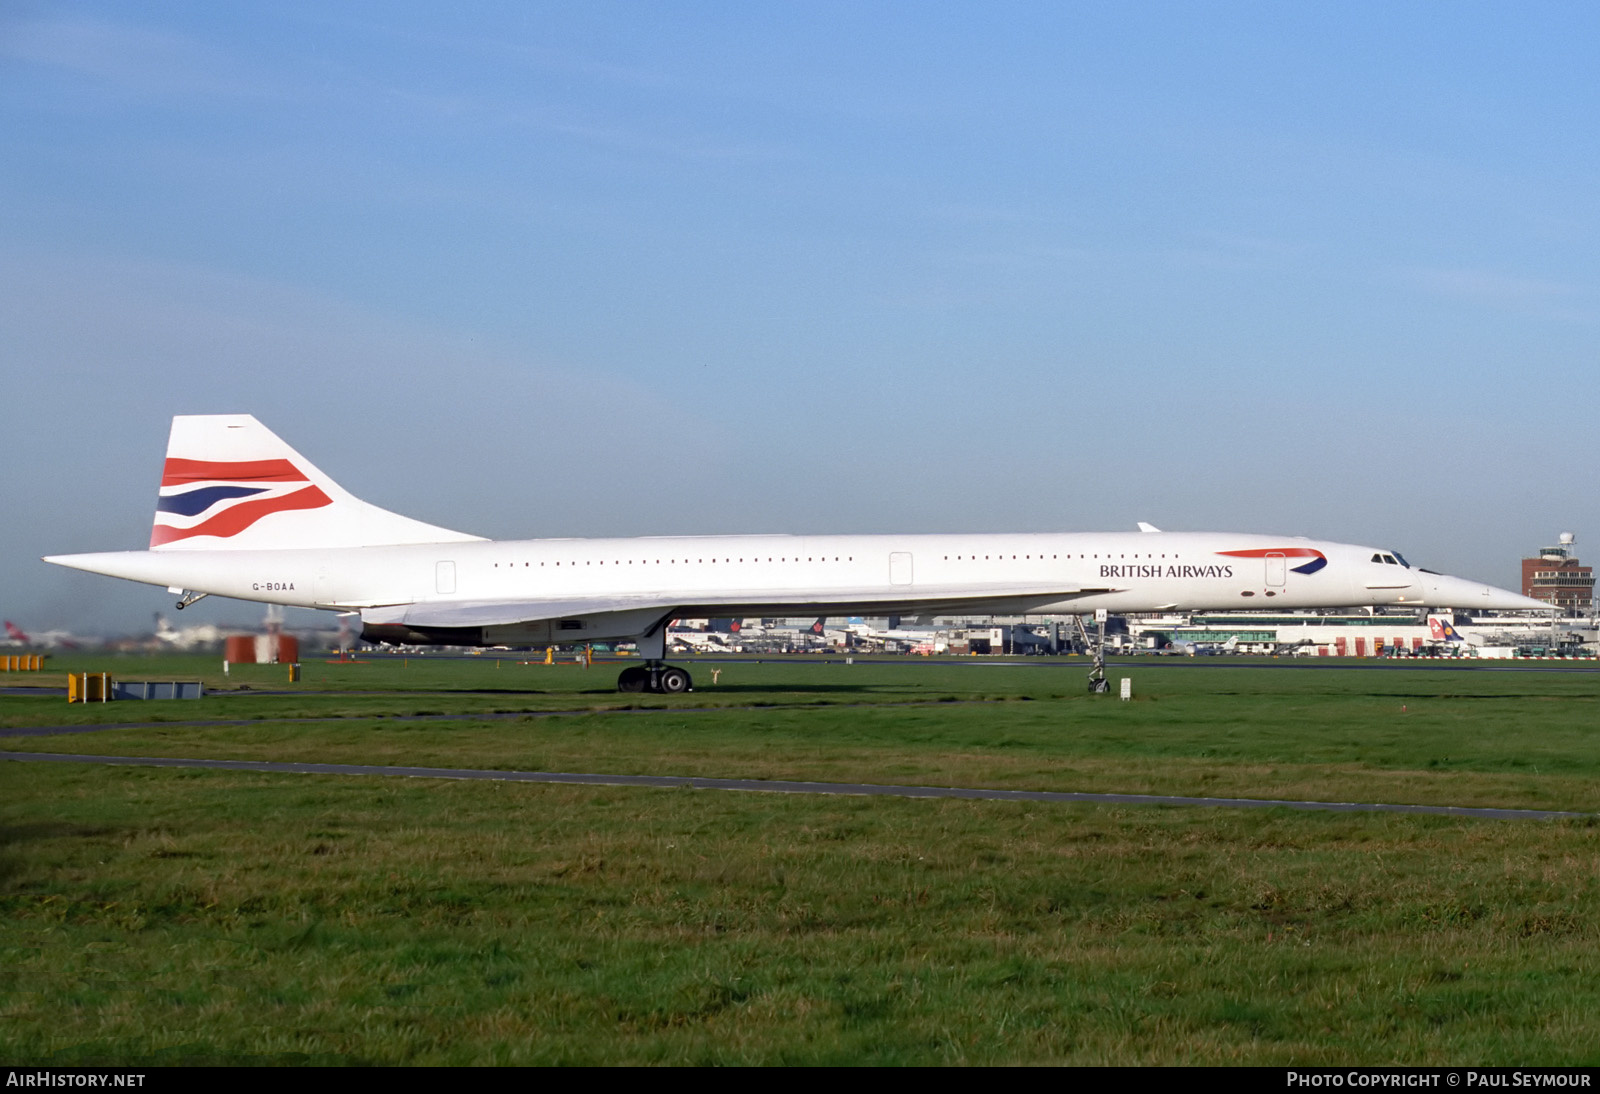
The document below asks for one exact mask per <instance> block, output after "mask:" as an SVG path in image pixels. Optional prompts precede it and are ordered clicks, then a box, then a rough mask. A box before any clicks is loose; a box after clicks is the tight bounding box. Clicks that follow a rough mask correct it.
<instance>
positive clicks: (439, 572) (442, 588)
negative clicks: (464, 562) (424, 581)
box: [433, 562, 456, 594]
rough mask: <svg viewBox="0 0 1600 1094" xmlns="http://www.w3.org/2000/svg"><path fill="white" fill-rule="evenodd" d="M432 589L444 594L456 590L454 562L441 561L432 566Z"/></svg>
mask: <svg viewBox="0 0 1600 1094" xmlns="http://www.w3.org/2000/svg"><path fill="white" fill-rule="evenodd" d="M433 591H434V592H436V593H444V594H449V593H454V592H455V591H456V564H455V563H454V562H441V563H438V564H437V565H435V566H434V568H433Z"/></svg>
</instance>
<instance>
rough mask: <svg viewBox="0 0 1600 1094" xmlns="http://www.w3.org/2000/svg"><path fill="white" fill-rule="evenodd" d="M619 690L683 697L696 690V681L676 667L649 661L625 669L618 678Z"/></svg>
mask: <svg viewBox="0 0 1600 1094" xmlns="http://www.w3.org/2000/svg"><path fill="white" fill-rule="evenodd" d="M617 690H618V691H627V692H638V691H649V692H654V693H656V694H659V695H682V694H683V693H684V692H686V691H693V690H694V680H693V679H692V678H691V677H690V676H689V674H688V673H687V672H685V671H684V670H683V669H680V668H678V667H677V666H676V665H668V664H664V663H662V662H660V661H647V662H645V663H644V664H642V665H629V666H628V667H627V668H625V669H623V670H622V674H621V675H620V676H618V677H617Z"/></svg>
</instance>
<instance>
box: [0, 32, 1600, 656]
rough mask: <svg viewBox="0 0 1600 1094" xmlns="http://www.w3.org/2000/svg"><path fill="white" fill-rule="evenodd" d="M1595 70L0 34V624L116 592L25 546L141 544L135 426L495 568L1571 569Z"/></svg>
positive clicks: (1228, 58)
mask: <svg viewBox="0 0 1600 1094" xmlns="http://www.w3.org/2000/svg"><path fill="white" fill-rule="evenodd" d="M1597 38H1600V8H1596V7H1595V6H1594V5H1592V4H1581V3H1516V4H1512V3H1505V4H1486V3H1476V4H1474V3H1461V4H1444V3H1427V4H1404V3H1399V4H1396V3H1382V4H1377V3H1373V4H1366V3H1341V4H1321V5H1314V4H1297V3H1260V4H1255V3H1214V4H1192V3H1170V4H1169V3H1145V4H1136V3H1135V4H1129V3H984V4H955V3H903V4H902V3H849V4H844V3H839V4H830V3H803V4H799V3H796V4H782V3H652V4H646V3H632V4H620V3H619V4H608V3H595V2H586V3H573V4H540V3H517V4H487V3H484V4H452V5H448V6H439V5H429V4H411V5H408V4H395V3H383V4H377V3H374V4H336V5H329V4H309V3H307V4H296V3H279V4H272V5H218V4H201V3H159V2H157V3H146V4H140V5H126V4H113V3H70V2H69V3H50V4H46V3H34V4H29V3H21V4H11V5H7V6H6V7H5V8H3V9H0V132H3V133H4V135H5V140H4V148H5V152H4V155H0V382H3V384H4V390H5V395H4V396H3V397H0V429H3V430H4V435H5V437H6V438H7V440H8V442H9V444H8V447H9V449H10V454H11V458H10V460H9V461H7V462H8V465H9V468H10V473H9V474H7V475H5V476H4V481H3V485H0V501H3V505H4V513H5V518H6V519H5V524H6V531H5V534H4V536H3V537H0V615H4V616H5V617H7V618H12V619H15V620H16V621H17V622H19V623H22V624H23V625H24V626H25V627H29V626H31V627H34V628H39V629H47V628H50V627H57V626H65V627H75V628H81V629H97V628H98V629H125V630H134V629H138V628H140V627H143V626H145V625H147V624H148V620H149V613H150V612H152V611H155V610H157V609H160V608H165V607H167V606H168V604H167V601H168V600H169V598H168V597H167V596H166V594H164V593H160V592H159V591H156V590H149V589H143V588H140V587H136V586H131V585H125V584H124V583H120V582H113V581H111V580H110V579H97V578H93V577H90V576H87V575H79V574H72V573H67V572H64V571H62V572H57V571H56V570H55V568H53V567H48V566H44V565H43V564H41V563H39V562H37V558H38V556H40V555H42V554H49V553H58V552H70V551H83V550H109V549H124V548H138V547H141V546H143V544H144V543H145V541H146V539H147V537H148V530H149V524H150V517H151V513H152V511H153V506H154V494H155V487H156V483H157V479H158V474H159V464H160V460H161V455H162V452H163V450H164V446H165V438H166V431H167V425H168V418H169V417H170V416H171V415H172V414H175V413H208V412H210V413H221V412H229V413H231V412H248V413H253V414H255V415H256V416H257V417H259V418H261V419H262V420H263V421H264V422H266V423H267V424H268V425H269V426H270V427H271V428H273V429H274V430H275V431H277V432H278V433H279V434H281V435H282V436H284V437H285V439H287V440H288V441H289V442H290V443H291V444H294V445H295V446H297V447H298V448H300V449H301V450H302V451H303V452H305V453H306V454H307V455H308V456H309V457H310V458H311V459H313V460H314V461H315V462H316V463H318V464H319V465H320V466H321V467H322V468H323V469H324V470H326V471H328V472H329V473H331V474H333V475H334V476H335V477H336V478H337V479H339V481H340V482H341V483H343V484H344V485H345V486H346V487H347V488H349V489H351V490H352V491H354V492H355V493H357V494H359V495H361V496H363V497H366V498H367V499H368V500H371V501H374V502H377V503H379V504H382V505H385V506H387V507H389V508H394V509H397V510H400V511H402V512H405V513H407V514H408V515H412V516H416V517H418V518H421V519H424V520H428V521H432V522H434V523H439V524H445V525H449V526H453V527H460V528H462V529H465V530H468V531H473V532H478V533H480V534H485V535H491V536H495V537H520V536H542V535H551V536H563V535H633V534H651V533H675V532H683V533H687V532H741V531H804V532H831V531H837V532H871V531H886V532H887V531H981V530H996V531H1000V530H1005V531H1053V530H1061V531H1078V530H1096V529H1121V528H1131V527H1132V526H1133V524H1134V522H1135V521H1139V520H1147V521H1151V522H1153V523H1155V524H1158V525H1160V526H1162V527H1167V528H1174V529H1215V530H1241V531H1264V532H1281V533H1285V534H1305V535H1311V536H1317V537H1321V538H1329V539H1340V540H1346V541H1352V542H1360V543H1377V544H1384V545H1392V546H1394V547H1396V548H1398V549H1400V550H1402V551H1405V552H1406V553H1407V554H1408V555H1409V556H1410V557H1411V558H1412V560H1413V561H1414V562H1421V563H1422V564H1424V565H1429V566H1431V567H1433V568H1436V569H1442V570H1446V571H1449V572H1455V573H1460V574H1463V575H1465V576H1471V577H1476V578H1480V579H1483V580H1487V581H1493V582H1495V583H1498V584H1503V585H1511V584H1514V583H1515V580H1516V570H1515V560H1516V559H1517V558H1518V557H1520V556H1521V555H1522V554H1523V553H1524V552H1525V551H1527V550H1529V549H1531V548H1534V547H1537V546H1539V545H1540V544H1542V543H1545V542H1548V541H1552V540H1553V538H1554V536H1555V534H1556V533H1557V532H1558V531H1562V530H1570V531H1575V532H1577V533H1578V535H1579V546H1580V553H1581V551H1582V549H1583V548H1585V545H1588V549H1589V551H1590V553H1593V554H1600V540H1593V537H1594V536H1595V535H1600V528H1595V526H1594V521H1593V520H1592V519H1591V514H1592V511H1593V504H1592V490H1591V489H1590V488H1589V482H1590V479H1591V478H1592V474H1591V471H1592V468H1593V459H1592V457H1591V453H1590V451H1589V448H1590V445H1589V444H1588V443H1586V442H1588V441H1589V437H1590V434H1589V432H1588V430H1587V418H1588V417H1589V415H1590V413H1591V408H1592V407H1593V406H1594V405H1595V403H1596V395H1597V390H1596V389H1597V387H1600V379H1597V373H1600V370H1597V368H1596V364H1597V362H1596V335H1597V333H1600V276H1597V274H1596V270H1595V257H1594V256H1595V255H1596V253H1597V243H1600V239H1597V236H1600V130H1597V129H1596V128H1595V126H1594V123H1593V119H1594V118H1595V117H1596V116H1597V114H1600V109H1597V108H1600V101H1597V100H1600V77H1597V70H1596V68H1595V65H1594V63H1593V55H1592V51H1593V43H1594V42H1595V41H1596V40H1597ZM1592 540H1593V541H1592ZM1591 541H1592V542H1591ZM202 610H203V611H208V612H210V613H212V615H213V616H214V617H220V618H231V619H247V620H248V619H254V618H255V617H256V616H257V615H258V609H256V608H254V607H246V606H237V605H235V606H233V607H232V608H228V607H226V606H220V607H218V606H212V605H210V603H209V602H208V605H206V606H203V607H202V608H197V609H196V613H197V614H199V613H201V612H202Z"/></svg>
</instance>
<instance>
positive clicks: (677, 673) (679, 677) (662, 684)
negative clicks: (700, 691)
mask: <svg viewBox="0 0 1600 1094" xmlns="http://www.w3.org/2000/svg"><path fill="white" fill-rule="evenodd" d="M657 686H658V687H659V688H660V689H661V693H662V694H663V695H682V694H683V693H684V692H686V691H693V690H694V681H693V680H691V679H690V678H689V674H688V673H687V672H684V671H683V670H682V669H678V668H665V669H662V670H661V676H660V678H659V680H658V681H657Z"/></svg>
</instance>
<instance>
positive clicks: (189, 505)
mask: <svg viewBox="0 0 1600 1094" xmlns="http://www.w3.org/2000/svg"><path fill="white" fill-rule="evenodd" d="M478 538H479V537H478V536H470V535H467V534H465V533H463V532H452V531H450V530H449V529H447V528H438V527H435V526H434V525H431V524H424V523H423V522H421V521H417V520H412V519H410V518H409V517H402V516H400V515H399V514H397V513H391V512H389V511H388V510H387V509H380V508H378V507H377V506H376V505H369V504H367V503H366V502H364V501H362V500H361V499H359V498H357V497H355V496H354V495H352V494H350V493H348V492H347V491H345V490H344V489H343V488H342V487H340V486H339V484H338V483H336V482H334V481H333V480H332V479H331V478H329V477H328V476H327V475H325V474H323V473H322V472H321V471H320V470H318V469H317V467H316V465H314V464H313V463H312V462H311V461H310V460H307V459H306V458H305V457H304V456H302V455H300V453H298V452H296V451H295V450H294V449H292V448H290V447H289V446H288V445H287V444H285V443H284V442H283V440H282V439H281V438H279V437H278V435H277V434H275V433H273V432H272V431H271V430H270V429H268V428H267V427H266V426H264V425H262V424H261V423H260V422H258V421H256V420H255V419H254V418H253V417H251V416H250V415H248V414H205V415H192V416H180V417H176V418H173V419H172V433H171V435H170V437H169V438H168V440H167V462H166V465H165V467H164V468H163V469H162V473H161V492H160V496H159V498H158V500H157V502H156V516H155V523H154V525H153V527H152V528H151V530H150V549H151V550H156V551H167V550H218V549H224V550H274V549H280V548H291V547H373V546H382V545H386V544H398V543H442V542H447V541H460V540H470V539H478Z"/></svg>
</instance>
